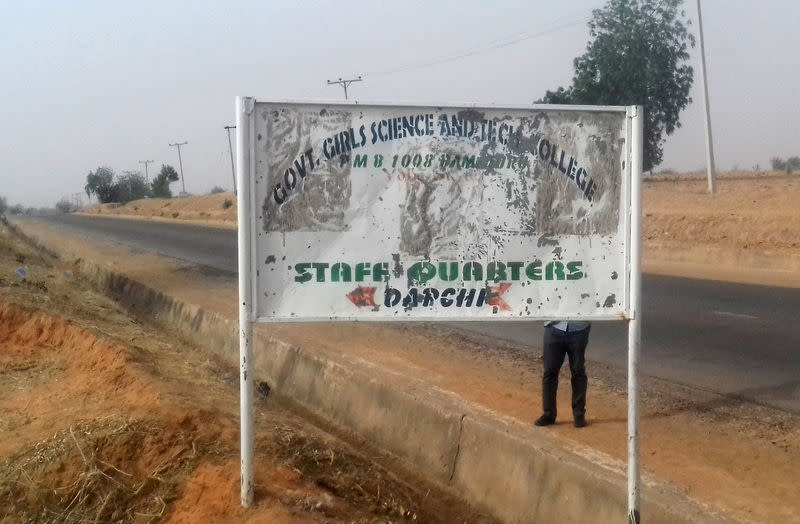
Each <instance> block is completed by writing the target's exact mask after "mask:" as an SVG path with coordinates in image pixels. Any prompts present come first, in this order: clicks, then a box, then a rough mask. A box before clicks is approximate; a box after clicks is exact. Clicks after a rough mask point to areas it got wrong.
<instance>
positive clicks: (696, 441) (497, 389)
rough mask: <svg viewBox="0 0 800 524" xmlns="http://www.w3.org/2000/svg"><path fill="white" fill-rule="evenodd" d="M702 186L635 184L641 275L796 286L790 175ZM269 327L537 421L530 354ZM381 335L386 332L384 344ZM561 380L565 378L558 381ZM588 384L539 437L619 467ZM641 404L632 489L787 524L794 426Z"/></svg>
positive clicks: (682, 399) (609, 420) (677, 405)
mask: <svg viewBox="0 0 800 524" xmlns="http://www.w3.org/2000/svg"><path fill="white" fill-rule="evenodd" d="M705 187H706V186H705V180H704V179H703V178H702V177H701V176H694V177H692V176H688V177H687V176H680V177H674V176H670V177H655V178H652V179H649V181H648V182H647V183H646V184H645V186H644V208H645V209H644V219H645V223H644V234H645V242H644V244H645V270H646V271H648V272H652V273H664V274H675V275H681V276H690V277H699V278H715V279H721V280H731V281H739V282H752V283H760V284H772V285H784V286H799V285H800V206H798V205H796V202H798V201H800V177H796V176H792V177H790V176H787V175H785V174H778V173H759V174H752V173H745V174H737V173H733V174H725V175H722V176H720V178H719V180H718V192H717V194H716V195H708V194H707V193H706V189H705ZM34 229H36V228H34ZM36 233H37V236H39V237H41V238H42V239H43V240H45V241H46V242H47V241H48V240H49V241H54V240H58V238H57V235H56V234H54V233H53V232H52V231H48V230H47V228H43V227H42V228H38V229H37V230H36ZM48 235H49V237H48ZM73 244H74V245H77V244H80V250H79V253H77V254H76V256H86V257H87V258H89V259H92V260H98V261H100V262H101V263H103V264H105V265H107V266H110V267H112V268H113V269H115V270H118V271H120V272H123V273H126V274H129V275H131V276H132V277H134V278H136V279H141V278H152V279H154V281H155V282H156V283H157V285H159V286H162V285H163V286H164V287H163V289H164V291H165V292H166V293H168V294H170V295H173V296H176V297H179V298H182V299H184V300H187V301H190V302H192V303H195V304H198V305H201V306H203V307H206V308H208V309H210V310H213V311H216V312H219V313H222V314H225V315H228V316H231V317H233V316H235V303H236V296H235V293H236V289H235V285H232V283H231V282H228V281H225V279H223V278H217V277H215V276H213V275H203V274H201V273H199V272H198V270H197V269H196V268H190V267H188V266H184V265H182V264H180V263H179V262H176V261H172V260H165V259H159V258H158V257H153V256H152V255H147V254H141V253H130V252H127V253H126V252H123V250H122V249H119V250H116V251H115V250H112V249H109V248H108V246H98V245H93V244H92V243H91V242H88V241H86V242H83V241H81V242H73ZM95 257H98V258H95ZM159 289H162V288H160V287H159ZM271 329H273V330H274V331H273V334H275V335H277V336H279V337H280V338H283V339H285V340H287V341H289V342H293V343H297V344H302V345H304V346H308V347H314V348H315V350H316V351H323V352H328V353H329V354H330V355H332V356H335V357H336V358H340V359H348V358H353V359H367V360H369V361H370V362H375V363H378V364H381V365H383V366H385V367H386V368H387V369H391V370H393V372H397V373H409V374H413V376H418V377H420V378H423V379H425V380H426V381H428V382H430V384H431V385H432V386H434V387H440V388H442V389H445V390H448V391H452V392H454V393H456V394H458V395H459V396H462V397H463V398H465V399H467V400H469V401H471V402H474V403H476V404H478V405H480V406H483V407H485V408H486V409H489V410H492V411H494V412H497V413H499V414H502V415H507V416H511V417H514V418H517V419H519V420H522V421H532V420H533V419H534V418H535V417H536V416H537V415H538V406H539V403H540V395H541V392H540V390H539V384H540V380H541V361H540V360H539V358H538V354H539V351H538V349H539V348H530V347H528V348H521V347H520V348H515V347H500V346H498V344H497V341H494V340H480V339H479V338H478V337H474V336H470V337H469V338H465V337H464V336H462V335H459V334H457V333H443V332H442V331H441V329H437V330H434V329H426V328H425V327H422V326H419V325H414V326H413V327H406V326H402V325H401V326H397V325H394V326H388V325H375V324H370V325H364V324H355V325H354V324H346V325H345V324H335V325H330V324H314V325H298V324H293V325H274V326H272V327H271ZM397 331H400V332H401V334H400V336H398V335H397ZM389 332H391V333H393V335H391V336H387V334H388V333H389ZM387 340H389V341H394V342H392V343H391V344H387V343H386V341H387ZM343 347H347V350H346V351H344V350H343V349H342V348H343ZM443 370H447V371H446V372H444V371H443ZM565 373H566V370H565ZM568 380H569V379H568V377H567V376H566V374H565V375H564V376H563V377H562V383H567V382H568ZM590 381H591V383H592V385H591V388H592V395H591V398H590V400H589V402H590V405H589V406H588V409H589V412H590V413H591V416H590V425H589V427H587V428H583V429H581V430H577V429H575V428H573V427H572V426H571V425H569V424H566V423H560V424H557V425H556V426H554V427H552V428H548V431H552V433H553V434H554V435H556V436H557V437H558V438H559V439H560V440H562V441H563V442H564V443H565V444H566V445H567V446H569V447H571V448H572V449H574V451H575V452H577V453H582V454H584V455H587V456H592V457H594V458H595V459H597V460H600V461H611V462H614V461H616V463H617V464H622V463H623V462H624V460H625V457H626V438H625V435H626V424H627V423H626V404H625V384H624V376H622V375H621V374H620V372H619V370H613V369H607V368H603V367H601V366H598V365H594V364H593V365H592V369H591V371H590ZM562 389H563V388H562ZM643 395H644V398H643V406H642V421H641V431H642V464H643V468H644V471H645V477H646V478H648V477H650V478H658V479H660V480H662V481H666V482H667V483H669V484H671V485H673V486H675V487H676V488H677V489H679V490H681V491H682V492H684V493H685V494H686V495H687V496H689V497H691V498H693V499H695V500H697V501H699V502H701V503H704V504H707V505H709V506H710V507H713V508H716V509H718V510H721V511H723V512H725V513H726V514H728V515H730V516H732V517H734V518H736V519H739V520H743V521H756V522H800V498H799V497H797V484H798V481H799V480H800V473H798V472H800V417H797V416H795V415H792V414H788V413H785V412H782V411H779V410H773V409H770V408H765V407H762V406H757V405H753V404H749V403H746V402H742V401H740V400H737V399H733V398H729V397H722V396H718V395H714V394H712V393H709V392H706V391H702V390H698V389H694V388H688V387H683V386H680V385H676V384H672V383H667V382H664V381H659V380H655V379H649V378H644V379H643ZM560 397H561V398H560V401H561V402H563V404H562V405H560V407H559V411H561V412H565V413H566V412H569V408H568V405H567V403H568V399H567V396H566V395H561V396H560Z"/></svg>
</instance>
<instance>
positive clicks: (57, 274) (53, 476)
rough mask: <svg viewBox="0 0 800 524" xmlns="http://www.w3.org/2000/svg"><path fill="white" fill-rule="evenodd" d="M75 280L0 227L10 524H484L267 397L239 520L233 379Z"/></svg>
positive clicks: (1, 438)
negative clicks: (252, 501)
mask: <svg viewBox="0 0 800 524" xmlns="http://www.w3.org/2000/svg"><path fill="white" fill-rule="evenodd" d="M18 267H24V268H25V269H26V275H25V277H24V278H22V277H20V276H17V275H15V273H14V271H15V270H16V268H18ZM76 271H77V266H75V265H74V264H69V263H59V262H56V261H55V260H52V259H50V258H49V257H47V256H44V255H42V254H40V253H38V252H37V251H35V250H33V249H32V248H30V247H29V246H27V245H25V244H22V243H21V242H19V241H17V240H16V239H14V238H12V237H10V236H9V234H8V231H6V230H5V228H4V227H2V225H0V522H2V523H3V524H6V523H9V524H10V523H16V522H77V521H80V522H112V521H113V522H156V521H159V522H160V521H167V522H187V523H195V522H385V521H395V522H415V521H448V522H449V521H470V522H476V521H477V522H483V521H488V519H487V518H486V517H484V516H482V515H480V514H477V513H475V512H473V511H471V510H470V509H469V508H468V507H467V506H466V505H465V504H463V503H461V502H459V501H457V500H455V499H453V498H452V497H450V496H448V495H447V494H444V493H441V492H440V491H438V490H437V489H436V488H434V487H432V486H430V485H428V484H427V483H425V482H424V481H422V480H421V479H419V478H418V477H416V476H415V475H414V474H412V473H409V472H406V471H403V470H402V469H398V468H387V467H386V466H385V465H382V464H383V463H386V462H388V461H387V460H385V459H383V458H382V455H380V454H379V453H378V452H376V451H370V449H369V446H366V445H364V443H363V442H356V443H355V444H356V445H357V447H358V450H356V448H355V447H354V446H353V445H351V444H350V443H349V442H348V440H347V438H345V439H344V440H343V439H342V438H340V437H338V436H336V435H334V434H333V433H331V432H330V431H326V430H325V429H320V427H317V426H315V425H313V424H312V423H310V422H309V419H308V418H307V417H304V416H299V415H298V414H297V413H296V412H294V411H293V410H291V409H290V408H289V407H287V406H285V405H281V404H280V403H279V401H278V400H276V399H273V398H272V397H271V396H270V397H268V398H267V397H265V396H264V395H261V396H259V398H258V400H257V405H256V417H257V419H256V428H257V434H256V499H257V506H256V507H255V508H252V509H247V510H245V509H242V508H241V507H240V504H239V457H238V422H237V421H238V394H237V391H238V389H237V383H238V381H237V376H236V373H235V371H233V370H229V369H227V368H226V367H225V366H223V365H221V364H220V363H218V362H217V361H215V360H214V359H213V358H212V357H210V356H209V355H207V354H205V353H202V352H200V351H199V350H196V349H195V348H193V347H191V346H189V345H187V343H186V342H185V341H184V340H183V339H182V338H181V337H179V336H178V335H177V334H176V333H175V332H173V331H171V330H170V329H169V328H168V327H165V326H159V327H158V328H156V327H155V326H153V325H151V324H149V321H148V320H146V319H138V318H132V317H130V316H129V315H127V314H126V313H125V312H124V311H123V310H122V309H121V308H120V307H118V306H117V305H116V304H115V303H114V302H113V301H111V300H110V299H108V298H106V297H104V296H100V295H97V294H95V293H93V292H91V291H90V290H89V288H88V286H87V285H86V283H84V282H83V281H82V279H81V277H80V275H78V274H77V273H76ZM345 437H346V436H345Z"/></svg>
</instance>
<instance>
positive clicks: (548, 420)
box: [533, 415, 556, 426]
mask: <svg viewBox="0 0 800 524" xmlns="http://www.w3.org/2000/svg"><path fill="white" fill-rule="evenodd" d="M555 423H556V418H555V417H551V416H550V415H542V416H541V417H539V418H537V419H536V421H534V423H533V425H534V426H550V425H551V424H555Z"/></svg>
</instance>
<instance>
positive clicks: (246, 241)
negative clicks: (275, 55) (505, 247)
mask: <svg viewBox="0 0 800 524" xmlns="http://www.w3.org/2000/svg"><path fill="white" fill-rule="evenodd" d="M254 107H255V101H254V100H253V99H252V98H247V97H237V98H236V167H237V169H236V174H237V176H238V178H239V193H238V195H237V205H238V213H237V226H238V251H239V412H240V414H239V416H240V422H241V435H240V438H241V442H240V446H241V460H242V506H244V507H249V506H252V505H253V379H254V378H255V377H254V375H253V321H254V320H255V318H254V315H253V291H252V285H251V278H252V276H251V269H252V268H251V262H252V250H251V246H250V244H251V241H252V236H251V227H252V217H251V216H250V207H251V195H250V193H251V187H250V180H251V174H250V170H251V167H252V166H251V161H250V160H251V159H250V155H251V151H252V145H251V140H252V134H251V126H252V118H251V115H252V113H253V109H254Z"/></svg>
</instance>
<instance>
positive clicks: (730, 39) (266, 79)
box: [0, 0, 800, 206]
mask: <svg viewBox="0 0 800 524" xmlns="http://www.w3.org/2000/svg"><path fill="white" fill-rule="evenodd" d="M603 3H604V2H603V0H594V1H589V0H574V1H569V2H554V1H552V0H528V1H499V0H498V1H495V2H488V1H484V2H477V1H448V2H444V1H443V2H417V1H412V0H403V1H395V2H373V1H370V2H367V1H364V2H355V1H352V2H350V1H345V0H336V1H330V2H321V1H320V2H302V1H293V2H289V1H274V2H266V1H264V2H252V3H250V2H236V1H230V2H222V1H218V2H197V1H193V2H188V1H187V2H178V1H170V2H163V1H147V0H139V1H137V2H135V3H133V2H131V3H122V2H99V1H98V2H83V1H72V2H60V1H59V2H19V1H17V2H14V3H13V4H12V3H11V2H4V3H3V4H2V7H0V71H2V81H0V108H2V111H0V115H2V121H3V125H2V127H0V195H5V196H6V197H8V199H9V201H10V202H11V203H18V202H21V203H25V204H27V205H35V206H42V205H53V204H54V203H55V202H56V201H57V200H58V199H59V198H61V197H62V196H68V195H70V194H72V193H75V192H79V191H82V189H83V185H84V184H85V178H86V174H87V173H88V172H89V171H90V170H93V169H95V168H96V167H97V166H100V165H108V166H110V167H112V168H114V169H115V170H116V171H117V172H121V171H123V170H138V169H141V168H142V167H143V166H142V165H141V164H139V163H138V161H139V160H145V159H152V160H155V163H154V164H151V166H150V169H151V172H150V174H151V176H152V174H153V171H154V170H157V169H158V167H160V165H161V164H162V163H169V164H172V165H174V166H175V167H176V168H177V163H178V159H177V153H176V151H175V148H171V147H169V146H168V145H167V144H168V143H169V142H176V141H181V142H182V141H188V142H189V144H188V145H187V146H185V147H184V148H183V167H184V173H185V177H186V185H187V190H188V191H189V192H192V193H203V192H207V191H208V190H209V189H210V188H211V187H212V186H214V185H221V186H223V187H225V188H228V189H230V188H231V187H232V180H231V172H230V160H229V157H228V142H227V138H226V133H225V130H224V129H223V126H225V125H228V124H233V123H234V111H233V109H234V97H235V96H236V95H248V96H254V97H256V98H258V99H263V100H266V99H270V98H278V99H289V98H290V99H315V100H319V99H325V100H333V99H340V98H342V97H343V94H342V90H341V88H339V87H336V86H333V87H329V86H327V85H326V82H325V80H326V79H328V78H332V79H335V78H338V77H340V76H346V77H347V76H352V75H358V74H361V75H363V76H364V78H365V81H364V82H361V83H358V84H354V85H353V86H352V87H351V89H350V95H351V98H356V99H359V100H363V101H386V102H402V101H413V102H439V103H441V102H470V103H478V104H495V105H497V104H514V105H521V104H529V103H531V102H532V101H534V100H536V99H537V98H539V97H540V96H542V95H543V94H544V92H545V90H546V89H548V88H551V89H552V88H555V87H557V86H560V85H567V84H569V82H570V79H571V77H572V59H573V58H574V57H575V56H577V55H579V54H581V53H582V52H583V51H584V49H585V46H586V43H587V38H588V31H587V28H586V21H588V19H589V17H590V14H591V10H592V9H593V8H596V7H600V6H602V5H603ZM686 9H687V12H688V14H689V17H690V18H691V19H692V21H693V22H696V11H695V9H696V8H695V2H694V0H690V1H689V3H688V5H687V6H686ZM703 13H704V23H705V27H704V29H705V36H706V53H707V60H708V69H709V85H710V96H711V110H712V122H713V126H714V142H715V148H716V158H717V165H718V166H719V167H720V168H722V169H728V168H730V167H732V166H734V165H738V166H740V167H742V168H750V167H752V166H753V165H755V164H759V165H760V166H761V167H762V168H764V167H766V166H767V165H768V163H769V159H770V158H771V157H772V156H776V155H777V156H789V155H800V104H798V103H797V102H796V101H795V99H794V95H795V93H796V91H797V90H798V89H799V88H800V71H798V67H797V66H798V64H800V59H798V50H800V44H798V40H797V27H798V21H800V2H798V1H797V0H765V1H763V2H750V1H744V0H703ZM693 27H694V28H695V29H696V24H695V25H694V26H693ZM524 37H530V38H524ZM504 44H508V45H504ZM698 49H699V47H698V48H695V50H694V57H695V59H694V63H693V65H695V66H697V67H696V78H695V87H694V88H693V92H692V97H693V98H694V99H695V102H694V103H693V104H691V105H690V106H689V107H688V108H687V109H686V110H685V111H684V113H683V114H682V115H681V121H682V124H683V128H681V129H679V130H678V131H677V132H676V133H675V134H674V135H673V136H672V137H669V138H668V139H667V144H666V148H665V155H664V163H663V164H662V167H673V168H677V169H680V170H688V169H694V168H699V167H702V166H704V163H705V156H704V155H705V152H704V151H705V149H704V139H703V120H702V118H703V117H702V105H701V102H702V99H701V96H700V93H701V90H700V89H701V88H700V80H699V63H698V62H697V60H698V58H697V57H698V52H699V50H698ZM454 56H462V58H459V59H456V60H450V61H447V60H445V59H447V58H450V57H454ZM432 63H433V65H431V64H432ZM172 188H173V191H176V190H179V184H173V186H172Z"/></svg>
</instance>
